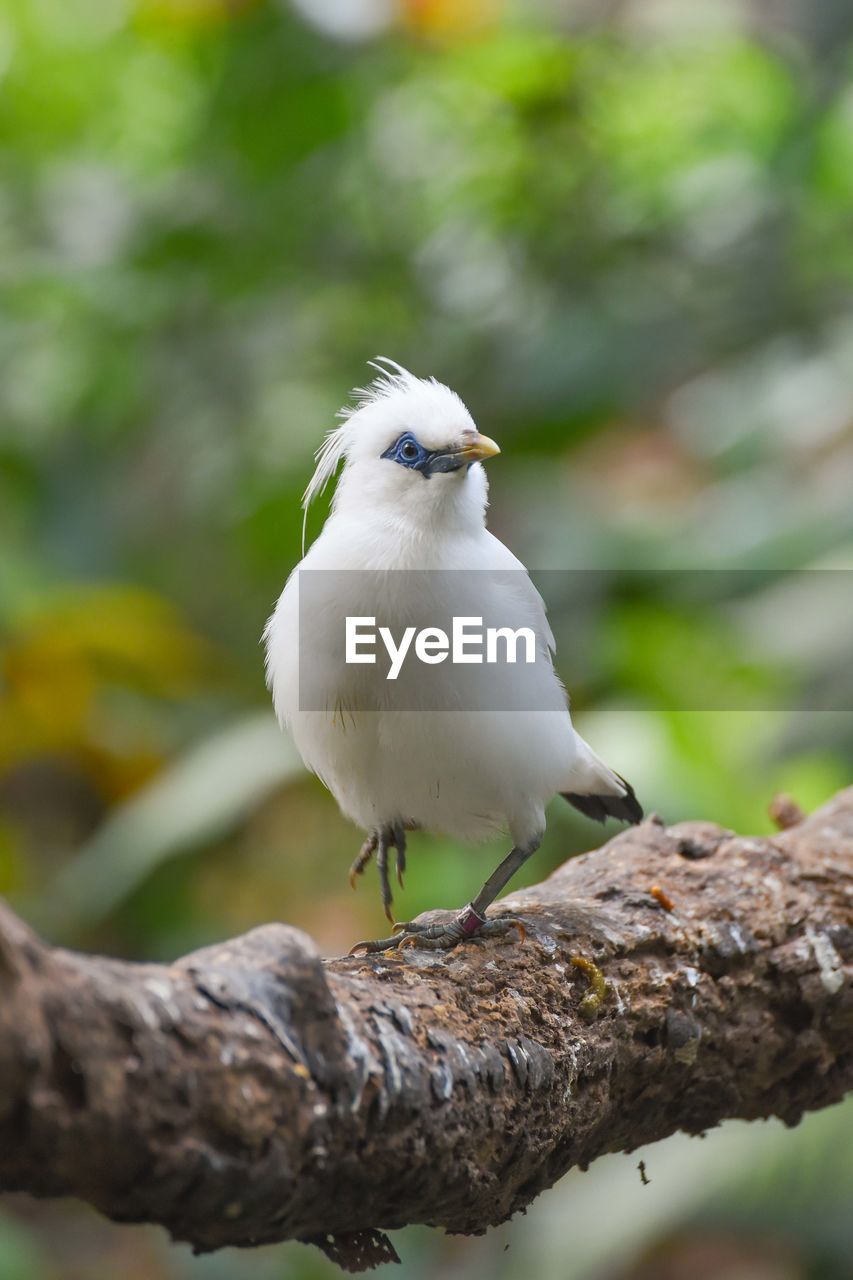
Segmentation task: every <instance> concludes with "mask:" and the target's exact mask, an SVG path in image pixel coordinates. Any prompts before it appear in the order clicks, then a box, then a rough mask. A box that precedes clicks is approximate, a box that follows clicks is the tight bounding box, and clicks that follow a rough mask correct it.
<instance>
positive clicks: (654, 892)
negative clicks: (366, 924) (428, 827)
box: [0, 788, 853, 1269]
mask: <svg viewBox="0 0 853 1280" xmlns="http://www.w3.org/2000/svg"><path fill="white" fill-rule="evenodd" d="M778 818H779V821H780V823H781V824H783V825H784V824H786V823H793V824H795V825H792V826H790V829H788V830H785V831H783V832H782V833H781V834H779V835H777V836H775V837H773V838H766V839H765V838H762V839H757V838H756V839H748V838H744V837H738V836H733V835H732V834H731V833H730V832H727V831H723V830H721V829H720V828H718V827H716V826H713V825H711V824H710V823H703V822H691V823H684V824H681V825H680V826H676V827H670V828H667V827H664V826H663V825H661V824H660V823H659V822H658V821H656V820H655V819H652V820H650V821H647V822H645V823H644V824H643V825H642V826H640V827H638V828H635V829H632V830H629V831H625V832H624V833H623V834H621V835H618V836H617V837H616V838H615V839H614V840H611V841H610V842H609V843H608V844H607V845H606V846H604V848H602V849H600V850H598V851H596V852H593V853H590V854H586V855H585V856H583V857H581V858H578V859H575V860H573V861H571V862H569V863H567V864H566V865H565V866H564V867H562V868H561V869H560V870H558V871H557V872H555V873H554V875H552V876H551V877H550V878H549V879H548V880H546V881H545V882H544V883H542V884H540V885H537V886H536V887H535V888H532V889H527V890H524V891H523V892H520V893H515V894H513V895H511V896H510V897H508V898H506V899H504V900H503V902H502V903H501V904H500V910H501V911H504V912H512V913H513V915H515V916H517V917H518V918H520V919H521V920H522V921H523V922H524V925H525V926H526V929H527V941H526V943H524V944H523V945H519V944H518V943H516V942H513V941H512V935H511V934H510V940H509V941H504V940H501V941H496V942H490V943H487V944H483V945H471V944H469V945H467V946H465V947H462V948H459V949H458V950H456V951H454V952H452V953H451V954H450V955H449V956H447V957H446V958H444V957H440V956H437V955H436V954H435V953H428V952H418V951H416V950H411V949H409V950H407V951H406V952H405V954H404V955H392V956H379V957H369V958H366V957H356V958H347V959H339V960H332V961H330V962H328V963H324V962H323V961H322V960H321V959H320V958H319V956H318V955H317V953H316V951H315V949H314V947H313V945H312V943H311V941H310V939H309V938H308V937H306V936H305V935H304V934H303V933H300V932H299V931H297V930H296V929H291V928H288V927H286V926H284V925H268V926H266V927H264V928H260V929H256V930H255V931H254V932H252V933H250V934H248V935H247V936H245V937H242V938H238V939H236V940H234V941H232V942H226V943H223V944H222V945H220V946H216V947H211V948H208V949H207V950H204V951H199V952H196V953H194V954H192V955H189V956H186V957H185V958H184V959H182V960H179V961H177V962H176V963H175V964H172V965H169V966H163V965H146V964H139V965H135V964H129V963H124V962H119V961H116V960H109V959H103V958H99V957H91V956H84V955H79V954H75V953H73V952H70V951H64V950H59V949H53V948H51V947H49V946H46V945H45V944H44V943H42V942H40V941H39V940H38V939H37V938H36V937H35V936H34V935H33V934H32V933H31V932H30V931H29V930H28V929H27V928H26V926H25V925H23V924H22V923H21V922H20V921H19V920H18V919H17V918H16V917H15V916H14V915H13V914H12V913H11V912H10V911H8V910H7V909H5V908H3V909H2V914H0V1186H2V1187H3V1188H5V1189H7V1190H21V1191H28V1192H31V1193H33V1194H35V1195H39V1196H56V1195H76V1196H81V1197H83V1198H84V1199H85V1200H88V1201H90V1202H91V1203H92V1204H94V1205H96V1206H97V1207H98V1208H99V1209H101V1210H102V1211H103V1212H104V1213H105V1214H107V1215H109V1216H110V1217H111V1218H115V1219H118V1220H121V1221H148V1222H158V1223H162V1224H163V1225H165V1226H166V1227H168V1229H169V1230H170V1231H171V1232H172V1234H173V1235H174V1236H175V1237H176V1238H179V1239H182V1240H188V1241H190V1242H191V1243H192V1244H193V1245H195V1247H196V1248H197V1249H215V1248H217V1247H219V1246H221V1245H226V1244H232V1245H252V1244H259V1243H262V1242H268V1241H274V1240H283V1239H288V1238H297V1239H302V1240H313V1241H314V1242H316V1243H319V1244H320V1245H321V1247H323V1248H325V1250H326V1251H327V1252H329V1253H330V1255H331V1256H334V1257H336V1258H337V1260H338V1261H340V1262H341V1263H342V1265H344V1266H348V1267H350V1268H352V1269H360V1268H362V1267H365V1266H369V1265H371V1264H373V1263H375V1262H377V1261H381V1260H383V1259H386V1258H388V1257H392V1256H394V1254H393V1248H392V1246H391V1245H390V1242H389V1241H388V1240H387V1238H386V1237H385V1236H383V1235H382V1234H381V1232H380V1231H378V1230H377V1228H380V1227H382V1228H393V1227H400V1226H402V1225H404V1224H405V1223H410V1222H423V1223H431V1224H434V1225H436V1226H442V1227H445V1228H447V1229H448V1230H450V1231H457V1232H479V1231H482V1230H483V1229H484V1228H486V1227H488V1226H489V1225H491V1224H496V1223H499V1222H502V1221H504V1220H505V1219H507V1218H509V1217H510V1215H511V1214H513V1213H515V1212H517V1211H518V1210H519V1209H522V1208H523V1207H524V1206H525V1205H527V1204H529V1203H530V1201H531V1200H533V1198H534V1197H535V1196H536V1195H537V1194H538V1193H539V1192H540V1191H542V1190H543V1189H544V1188H546V1187H549V1186H551V1184H552V1183H554V1182H555V1181H556V1180H557V1179H558V1178H559V1177H560V1176H561V1175H562V1174H563V1173H565V1172H566V1170H567V1169H569V1168H570V1167H572V1166H573V1165H580V1166H582V1167H584V1166H586V1165H588V1164H589V1163H590V1161H592V1160H594V1159H595V1158H596V1157H597V1156H599V1155H601V1154H602V1153H604V1152H607V1151H622V1150H630V1149H631V1148H634V1147H636V1146H638V1145H640V1144H641V1143H647V1142H650V1141H653V1140H655V1139H658V1138H663V1137H665V1136H666V1135H668V1134H671V1133H673V1132H674V1131H675V1130H677V1129H684V1130H687V1131H688V1132H690V1133H699V1132H700V1131H702V1130H704V1129H707V1128H709V1127H711V1126H713V1125H716V1124H718V1123H719V1122H720V1121H721V1120H723V1119H725V1118H727V1117H741V1118H743V1119H753V1118H756V1117H759V1116H771V1115H775V1116H780V1117H781V1118H782V1119H783V1120H784V1121H785V1122H786V1123H788V1124H795V1123H796V1122H797V1120H798V1119H799V1118H800V1116H801V1114H802V1113H803V1111H805V1110H809V1109H813V1108H817V1107H823V1106H826V1105H828V1104H829V1103H832V1102H835V1101H836V1100H837V1099H839V1098H841V1097H842V1095H843V1094H844V1092H845V1090H846V1089H849V1088H850V1087H851V1085H853V788H851V789H850V790H848V791H845V792H843V793H842V794H840V795H838V796H837V797H836V798H835V799H834V800H833V801H832V802H831V803H830V804H828V805H827V806H826V807H825V808H823V809H821V810H820V811H819V812H818V813H817V814H815V815H814V816H813V817H811V818H808V819H805V820H803V819H802V815H800V814H799V813H798V812H797V811H796V810H795V809H793V810H792V809H784V808H782V809H780V810H779V814H778ZM602 973H603V974H604V976H605V977H606V980H607V989H606V992H605V993H604V997H603V999H601V1002H600V1004H599V1005H598V1007H597V1008H596V1004H597V1002H598V998H599V996H600V995H601V982H600V974H602ZM596 989H597V990H598V995H596Z"/></svg>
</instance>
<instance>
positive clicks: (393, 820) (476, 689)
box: [264, 358, 643, 951]
mask: <svg viewBox="0 0 853 1280" xmlns="http://www.w3.org/2000/svg"><path fill="white" fill-rule="evenodd" d="M374 368H376V369H377V370H378V372H379V376H378V377H377V378H376V379H375V381H373V382H372V383H371V384H370V386H369V387H368V388H366V389H363V390H358V391H357V392H355V393H354V394H355V397H356V400H355V405H354V406H353V407H351V408H346V409H343V410H341V413H340V415H339V416H340V417H341V419H342V421H341V424H340V425H339V426H337V427H335V428H333V429H332V430H331V431H330V432H329V433H328V434H327V435H326V438H325V440H324V441H323V444H322V445H321V447H320V449H319V450H318V452H317V467H316V470H315V472H314V475H313V477H312V479H311V482H310V484H309V485H308V488H307V489H306V491H305V495H304V499H303V507H304V509H305V513H306V517H307V512H308V508H309V506H310V504H311V502H312V501H313V499H314V498H315V497H316V496H317V495H318V494H320V493H321V492H322V491H323V490H324V489H325V487H326V485H327V484H328V482H329V481H330V479H331V478H332V476H333V475H334V473H335V471H336V470H337V468H338V465H339V464H340V463H341V462H343V469H342V472H341V475H340V478H339V480H338V484H337V488H336V491H335V495H334V500H333V503H332V509H331V513H330V515H329V517H328V519H327V520H326V523H325V525H324V527H323V530H322V533H321V534H320V536H319V537H318V538H317V539H316V541H315V542H314V543H313V544H312V546H311V547H310V549H309V550H308V552H307V554H304V555H303V559H302V561H301V562H300V564H299V565H298V566H297V567H296V569H294V571H293V572H292V574H291V575H290V577H289V579H288V581H287V583H286V585H285V588H284V590H283V592H282V594H281V596H280V597H279V600H278V603H277V605H276V608H275V611H274V613H273V615H272V617H271V618H270V619H269V622H268V623H267V626H266V629H265V632H264V640H265V643H266V667H267V682H268V684H269V687H270V689H271V691H272V696H273V702H274V705H275V710H276V714H277V716H278V719H279V722H280V723H281V725H282V727H283V728H285V729H286V730H287V731H288V732H289V733H290V734H291V735H292V737H293V740H294V742H295V744H296V746H297V748H298V750H299V752H300V753H301V755H302V758H303V760H304V761H305V764H306V765H307V766H308V768H309V769H311V770H313V771H314V772H315V773H316V774H317V775H318V776H319V777H320V778H321V779H322V781H323V782H324V783H325V785H326V786H327V787H328V789H329V790H330V791H331V792H332V794H333V795H334V796H335V798H336V800H337V802H338V804H339V806H340V808H341V810H342V811H343V813H344V814H346V815H347V816H348V817H349V818H351V819H352V820H353V821H354V822H355V823H357V824H358V825H359V826H360V827H362V828H363V829H364V831H365V832H366V833H367V836H366V839H365V842H364V844H363V846H362V848H361V852H360V853H359V855H358V857H357V858H356V860H355V862H354V863H353V865H352V869H351V873H350V875H351V881H352V883H353V884H354V883H355V878H356V876H358V875H359V874H361V872H362V871H363V870H364V868H365V866H366V865H367V863H368V862H369V861H370V858H371V856H372V855H373V854H374V853H375V854H376V861H377V868H378V871H379V877H380V884H381V889H382V899H383V904H384V906H385V911H386V915H388V917H389V919H390V920H392V921H393V916H392V915H391V890H390V885H389V881H388V853H389V850H390V849H391V848H392V847H393V848H394V849H395V850H396V864H397V875H398V879H399V880H400V883H401V885H402V873H403V870H404V868H405V851H406V834H405V833H406V831H411V830H414V829H416V828H426V829H429V830H432V831H437V832H442V833H444V834H446V835H449V836H453V837H456V838H458V839H461V840H476V839H482V838H483V837H485V836H487V835H489V834H491V833H493V832H494V831H496V830H504V831H506V830H508V831H509V833H510V835H511V837H512V841H513V848H512V851H511V852H510V853H509V855H508V856H507V857H506V858H505V859H504V860H503V862H502V863H501V864H500V866H498V867H497V868H496V870H495V871H494V872H493V874H492V875H491V876H490V878H489V879H488V880H487V881H486V883H485V885H484V886H483V888H482V889H481V891H480V893H479V894H478V895H477V896H476V897H475V898H474V899H473V900H472V901H471V902H469V903H468V904H467V906H465V907H464V908H463V909H462V910H461V911H457V912H450V913H442V917H441V918H438V919H437V920H433V921H432V922H430V923H427V924H424V923H419V922H417V921H414V922H409V923H406V924H405V925H402V926H400V925H398V926H396V929H397V932H395V934H394V935H393V936H392V937H390V938H383V939H379V940H378V941H376V942H370V943H360V944H358V946H359V947H363V948H364V949H366V950H369V951H379V950H387V949H390V948H392V947H396V946H399V945H401V944H402V943H403V942H411V943H412V944H413V945H417V946H424V947H430V948H434V949H437V948H447V947H452V946H455V945H456V944H457V943H458V942H461V941H463V940H464V939H466V938H469V937H473V936H474V935H478V934H480V935H481V934H489V933H497V932H500V931H502V930H503V929H505V928H506V927H507V921H506V920H505V919H503V920H502V919H487V917H486V910H487V908H488V907H489V906H490V905H491V903H492V902H493V901H494V899H495V898H496V896H497V895H498V893H500V891H501V890H502V889H503V888H504V886H505V885H506V884H507V883H508V881H509V880H510V878H511V877H512V875H513V874H514V873H515V872H516V871H517V870H518V868H519V867H520V866H521V865H522V863H523V862H524V861H525V860H526V859H527V858H528V857H530V855H531V854H532V853H533V852H534V851H535V850H536V849H537V848H538V846H539V844H540V842H541V840H542V836H543V833H544V830H545V806H546V805H547V804H548V802H549V801H550V800H551V799H552V798H553V797H554V796H555V795H557V794H562V795H563V796H564V797H565V798H566V799H567V800H569V801H570V803H572V804H573V805H574V806H575V807H576V808H577V809H579V810H580V811H581V813H584V814H586V815H587V816H588V817H590V818H594V819H597V820H598V821H601V822H603V821H604V820H605V818H607V817H608V816H612V817H616V818H620V819H622V820H624V821H627V822H639V821H640V819H641V818H642V816H643V814H642V809H641V808H640V805H639V803H638V801H637V799H636V797H635V795H634V792H633V789H632V788H631V786H630V785H629V784H628V783H627V782H626V781H625V780H624V779H623V778H622V777H620V776H619V774H617V773H615V772H613V770H612V769H609V768H608V767H607V765H605V764H604V763H603V761H601V760H600V759H599V758H598V756H596V754H595V753H594V751H593V750H592V748H591V747H590V746H589V745H588V743H586V742H585V741H584V739H583V738H582V737H581V736H580V735H579V734H578V733H577V732H576V731H575V729H574V727H573V725H572V721H571V716H570V714H569V707H568V698H567V696H566V692H565V689H564V688H563V685H562V683H561V682H560V679H559V677H558V676H557V674H556V672H555V670H554V667H553V661H552V654H553V651H554V647H555V646H554V638H553V635H552V633H551V629H550V627H549V625H548V622H547V619H546V616H545V606H544V603H543V601H542V599H541V596H540V595H539V593H538V591H537V590H536V588H535V587H534V585H533V583H532V582H531V580H530V578H529V576H528V574H527V570H526V569H525V568H524V565H523V564H522V563H521V561H520V560H518V559H517V558H516V557H515V556H514V555H513V554H512V552H511V551H509V550H508V549H507V548H506V547H505V546H504V545H503V543H502V542H500V541H499V540H498V539H497V538H496V537H494V535H493V534H491V533H490V532H489V531H488V529H487V528H486V506H487V501H486V499H487V491H488V486H487V482H486V475H485V470H484V468H483V466H482V462H483V460H485V459H487V458H490V457H493V456H494V455H496V454H498V453H499V452H500V450H499V449H498V446H497V445H496V444H495V443H494V441H492V440H490V439H489V438H488V437H487V436H483V435H480V433H479V432H478V431H477V428H476V426H475V425H474V422H473V420H472V418H471V416H470V414H469V412H468V410H467V409H466V407H465V405H464V404H463V403H462V401H461V400H460V399H459V397H458V396H457V395H456V394H455V392H453V391H451V390H450V389H449V388H448V387H446V386H443V385H442V384H441V383H439V382H437V381H435V379H432V378H430V379H421V378H417V377H415V376H414V375H413V374H411V373H409V372H408V371H407V370H406V369H404V368H402V366H400V365H397V364H395V363H394V362H393V361H391V360H388V359H386V358H383V359H382V363H381V365H380V364H379V363H374ZM303 551H304V547H303ZM425 570H426V571H429V572H427V573H424V571H425ZM315 571H316V572H315ZM459 613H461V614H464V615H469V616H470V615H474V616H477V617H480V618H482V619H484V620H485V621H491V620H494V621H496V622H498V623H499V624H503V625H509V626H511V628H512V629H513V630H515V629H517V628H518V627H520V626H527V628H528V629H529V630H531V631H532V632H533V633H534V635H535V646H536V662H535V664H534V665H533V667H531V668H528V667H525V666H522V665H520V664H519V663H515V664H510V663H508V662H506V663H504V664H503V666H502V667H500V669H495V670H488V671H487V669H486V668H485V667H479V666H478V667H476V668H475V667H473V666H471V665H464V666H463V665H458V664H454V663H452V662H451V661H450V660H449V656H448V660H445V661H442V662H440V663H439V660H438V659H433V660H432V661H431V662H429V664H428V665H427V664H426V663H425V662H423V661H417V659H416V658H415V657H413V656H411V657H407V660H406V663H405V664H404V667H403V669H402V670H401V672H400V675H399V677H398V678H397V679H395V680H390V679H388V671H387V664H386V666H385V667H384V668H383V665H382V664H381V663H379V662H377V663H376V664H374V665H368V664H367V663H366V662H361V663H358V664H355V663H352V662H350V663H347V662H346V661H345V657H346V654H345V644H344V634H343V632H344V624H345V619H346V618H347V617H360V618H373V619H375V621H376V623H377V625H381V624H384V625H386V626H387V628H388V633H389V635H393V636H394V637H396V640H395V643H399V639H400V636H401V634H402V632H403V631H404V630H405V628H406V627H407V626H412V625H413V624H421V628H420V629H422V628H423V627H424V626H426V627H429V626H430V625H438V626H439V627H440V626H441V625H442V624H443V623H445V622H446V621H447V620H448V619H452V618H453V617H455V616H457V615H458V614H459ZM418 629H419V628H418V627H417V626H415V630H416V631H417V630H418ZM483 673H486V674H485V675H484V674H483Z"/></svg>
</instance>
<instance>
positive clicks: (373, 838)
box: [349, 831, 379, 889]
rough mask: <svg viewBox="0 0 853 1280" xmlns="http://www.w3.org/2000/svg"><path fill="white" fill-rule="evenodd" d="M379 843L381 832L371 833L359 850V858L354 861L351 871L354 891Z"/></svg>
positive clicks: (350, 875) (351, 885) (350, 877)
mask: <svg viewBox="0 0 853 1280" xmlns="http://www.w3.org/2000/svg"><path fill="white" fill-rule="evenodd" d="M378 843H379V832H378V831H371V833H370V835H369V836H368V837H367V839H366V840H365V842H364V844H363V845H362V846H361V848H360V849H359V851H358V857H357V858H356V859H355V860H354V862H353V864H352V866H351V867H350V869H349V884H350V888H351V889H354V888H355V887H356V885H357V884H358V877H359V876H362V875H364V869H365V867H366V866H367V864H368V862H369V861H370V859H371V858H372V857H373V855H374V853H375V852H376V846H377V845H378Z"/></svg>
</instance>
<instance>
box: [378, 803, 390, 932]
mask: <svg viewBox="0 0 853 1280" xmlns="http://www.w3.org/2000/svg"><path fill="white" fill-rule="evenodd" d="M393 841H394V831H393V828H392V827H381V828H380V830H379V837H378V843H377V846H376V870H377V871H378V872H379V892H380V893H381V895H382V906H383V908H384V911H385V915H386V916H387V917H388V919H389V920H390V921H391V923H392V924H393V923H394V913H393V911H392V910H391V903H392V902H393V898H392V897H391V885H390V882H389V880H388V849H389V846H390V845H391V844H392V843H393Z"/></svg>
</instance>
